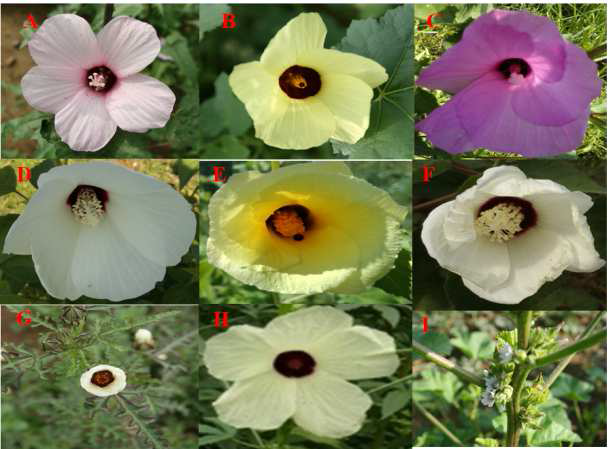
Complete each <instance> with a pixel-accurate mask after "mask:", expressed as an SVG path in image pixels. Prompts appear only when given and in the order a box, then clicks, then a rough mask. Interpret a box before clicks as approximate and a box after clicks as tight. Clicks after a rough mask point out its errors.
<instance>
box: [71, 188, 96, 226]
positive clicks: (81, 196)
mask: <svg viewBox="0 0 613 449" xmlns="http://www.w3.org/2000/svg"><path fill="white" fill-rule="evenodd" d="M71 209H72V214H73V216H74V217H75V220H77V221H78V222H79V223H82V224H86V225H88V226H96V225H97V224H98V223H100V220H101V219H102V216H103V215H104V205H103V204H102V202H101V201H100V200H99V199H98V197H97V196H96V192H95V191H94V189H91V188H89V187H83V188H81V189H80V190H79V193H78V194H77V198H76V201H75V202H74V204H73V205H72V206H71Z"/></svg>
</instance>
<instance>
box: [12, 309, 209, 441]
mask: <svg viewBox="0 0 613 449" xmlns="http://www.w3.org/2000/svg"><path fill="white" fill-rule="evenodd" d="M196 307H197V306H183V307H181V306H175V307H157V306H156V307H153V306H120V307H118V306H111V307H109V306H79V307H76V306H68V307H59V306H2V317H3V320H2V324H3V340H2V344H3V346H2V349H3V353H2V356H3V361H2V446H3V447H6V448H11V449H40V448H45V449H84V448H86V447H91V448H121V449H144V448H155V449H160V448H162V449H166V448H173V449H193V448H194V447H196V443H197V441H196V440H197V427H196V426H197V422H198V415H197V410H198V407H199V406H200V405H199V404H198V367H197V364H196V363H194V360H196V359H197V358H198V346H197V343H198V339H197V335H196V334H197V329H198V324H197V312H196V310H195V309H196ZM25 308H27V309H29V310H30V311H31V314H30V315H23V317H24V318H27V317H28V318H31V319H32V323H31V324H30V325H29V326H27V327H20V326H19V325H18V324H17V323H16V321H15V316H16V313H18V312H19V311H20V310H23V309H25ZM141 327H144V328H147V329H149V330H150V331H151V332H152V334H153V338H154V340H155V342H156V347H155V348H154V349H136V348H134V347H133V346H132V343H133V335H134V332H135V331H136V330H137V329H139V328H141ZM102 364H108V365H112V366H116V367H119V368H121V369H123V370H124V371H125V372H126V376H127V387H126V389H125V390H123V392H122V393H121V397H122V400H123V401H125V403H126V404H128V408H129V410H130V412H131V413H133V414H134V415H135V416H136V417H137V419H130V418H129V415H127V414H126V413H125V411H124V412H122V410H123V409H122V407H121V406H120V405H119V402H118V400H117V398H116V396H111V397H109V398H101V397H96V396H93V395H91V394H90V393H87V392H86V391H85V390H83V388H82V387H81V386H80V383H79V379H80V376H81V374H82V373H83V372H85V371H87V370H88V369H89V368H92V367H93V366H96V365H102ZM128 401H129V402H128ZM130 404H133V405H130ZM137 420H138V422H136V421H137Z"/></svg>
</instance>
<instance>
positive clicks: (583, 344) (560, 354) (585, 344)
mask: <svg viewBox="0 0 613 449" xmlns="http://www.w3.org/2000/svg"><path fill="white" fill-rule="evenodd" d="M605 338H607V330H606V329H603V330H601V331H599V332H596V333H595V334H594V335H591V336H589V337H586V338H582V339H580V340H578V341H576V342H575V343H572V344H570V345H568V346H566V347H565V348H562V349H560V350H559V351H556V352H552V353H551V354H548V355H546V356H545V357H541V358H540V359H537V360H536V361H535V362H534V364H533V365H532V367H533V368H539V367H541V366H545V365H548V364H550V363H553V362H557V361H558V360H560V359H563V358H565V357H568V356H572V355H574V354H575V352H579V351H583V350H584V349H587V348H589V347H590V346H594V345H596V344H598V343H600V342H601V341H602V340H604V339H605Z"/></svg>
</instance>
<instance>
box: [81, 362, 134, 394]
mask: <svg viewBox="0 0 613 449" xmlns="http://www.w3.org/2000/svg"><path fill="white" fill-rule="evenodd" d="M81 387H83V389H84V390H85V391H87V392H88V393H91V394H93V395H95V396H100V397H106V396H111V395H114V394H117V393H120V392H121V391H123V389H124V388H126V373H125V372H124V371H123V370H122V369H121V368H117V367H115V366H111V365H98V366H94V367H93V368H90V369H89V370H87V371H85V372H84V373H83V374H82V375H81Z"/></svg>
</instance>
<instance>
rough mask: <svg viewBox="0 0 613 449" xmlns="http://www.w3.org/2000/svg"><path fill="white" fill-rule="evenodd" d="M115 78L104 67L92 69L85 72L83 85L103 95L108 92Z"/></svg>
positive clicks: (110, 71)
mask: <svg viewBox="0 0 613 449" xmlns="http://www.w3.org/2000/svg"><path fill="white" fill-rule="evenodd" d="M116 81H117V77H116V76H115V74H114V73H113V71H112V70H111V69H109V68H108V67H106V66H98V67H93V68H91V69H89V70H88V71H87V76H86V77H85V85H86V86H87V87H89V88H90V89H91V90H93V91H95V92H101V93H105V92H108V91H110V90H111V89H112V88H113V86H114V85H115V82H116Z"/></svg>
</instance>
